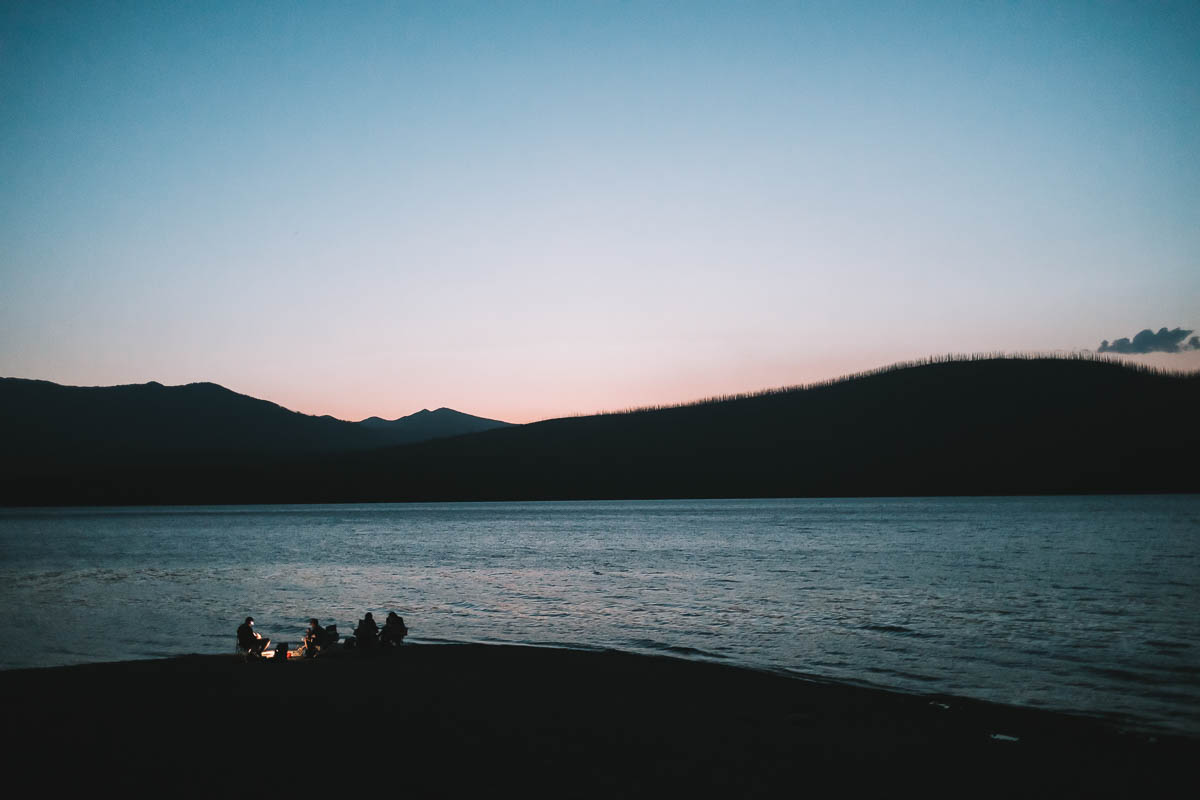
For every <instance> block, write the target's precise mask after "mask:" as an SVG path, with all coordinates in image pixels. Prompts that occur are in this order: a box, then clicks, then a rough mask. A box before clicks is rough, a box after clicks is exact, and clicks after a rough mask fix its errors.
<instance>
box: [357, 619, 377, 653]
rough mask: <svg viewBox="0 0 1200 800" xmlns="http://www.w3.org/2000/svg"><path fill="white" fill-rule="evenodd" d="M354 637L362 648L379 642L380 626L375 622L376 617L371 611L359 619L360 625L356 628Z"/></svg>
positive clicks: (370, 646)
mask: <svg viewBox="0 0 1200 800" xmlns="http://www.w3.org/2000/svg"><path fill="white" fill-rule="evenodd" d="M354 638H355V640H356V641H357V643H358V646H359V647H362V648H372V647H374V646H375V645H376V644H377V643H378V641H379V626H378V625H376V624H375V618H374V617H373V616H371V612H370V611H368V612H367V614H366V616H365V617H363V618H362V619H360V620H359V621H358V627H357V628H355V629H354Z"/></svg>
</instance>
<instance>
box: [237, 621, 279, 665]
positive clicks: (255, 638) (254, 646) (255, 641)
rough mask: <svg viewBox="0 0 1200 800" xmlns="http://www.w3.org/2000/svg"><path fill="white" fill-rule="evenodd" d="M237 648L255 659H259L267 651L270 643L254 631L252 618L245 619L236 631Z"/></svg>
mask: <svg viewBox="0 0 1200 800" xmlns="http://www.w3.org/2000/svg"><path fill="white" fill-rule="evenodd" d="M237 643H238V647H240V648H242V649H243V650H245V651H246V652H247V653H249V654H250V655H252V656H254V657H255V658H261V657H262V654H263V651H264V650H266V649H267V645H269V644H270V643H271V640H270V639H264V638H263V637H262V636H260V635H259V634H257V633H255V631H254V617H246V621H245V622H243V623H242V624H241V625H239V626H238V629H237Z"/></svg>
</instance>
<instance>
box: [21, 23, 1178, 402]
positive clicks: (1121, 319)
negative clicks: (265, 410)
mask: <svg viewBox="0 0 1200 800" xmlns="http://www.w3.org/2000/svg"><path fill="white" fill-rule="evenodd" d="M1161 327H1167V328H1172V329H1173V328H1176V327H1183V328H1185V329H1200V3H1195V2H1179V3H1172V2H1144V3H1124V2H1099V0H1097V2H1087V3H1071V2H1053V3H1046V2H1000V0H996V1H995V2H982V3H974V2H966V1H965V0H959V1H958V2H947V3H939V2H935V1H934V0H923V1H922V2H912V3H884V2H880V3H853V2H830V3H824V2H813V3H808V2H779V3H760V2H740V3H704V2H698V1H693V2H679V3H670V2H657V3H640V2H587V3H574V2H560V3H516V2H481V3H456V2H446V1H442V2H432V3H404V2H396V3H379V4H376V3H365V2H362V3H359V2H351V3H344V4H342V3H337V4H334V3H305V2H289V3H271V2H263V3H232V4H224V3H219V2H201V3H184V2H181V3H159V2H155V3H146V4H141V3H137V2H130V1H126V2H118V3H55V2H29V3H26V2H14V1H13V0H6V2H5V3H3V4H0V375H4V376H11V377H25V378H40V379H45V380H51V381H55V382H58V383H65V384H73V385H112V384H125V383H140V382H145V381H150V380H155V381H159V382H161V383H165V384H179V383H190V382H194V381H212V382H215V383H219V384H221V385H223V386H226V387H228V388H230V389H233V390H235V391H238V392H242V393H245V394H249V395H253V396H255V397H261V398H264V399H268V400H272V401H274V402H277V403H279V404H281V405H284V406H286V407H288V408H292V409H295V410H297V411H303V412H305V413H311V414H332V415H334V416H337V417H340V418H343V419H353V420H357V419H361V418H364V417H367V416H371V415H378V416H382V417H386V418H389V419H390V418H395V417H398V416H402V415H405V414H410V413H413V412H414V411H417V410H420V409H421V408H437V407H440V406H448V407H451V408H456V409H458V410H460V411H465V412H468V413H472V414H478V415H481V416H486V417H492V418H498V419H504V420H508V421H513V422H528V421H533V420H536V419H543V418H547V417H555V416H562V415H567V414H574V413H587V412H592V411H597V410H611V409H620V408H628V407H633V406H641V405H647V404H659V403H673V402H680V401H687V400H692V399H697V398H701V397H706V396H711V395H716V394H726V393H734V392H742V391H752V390H756V389H761V388H766V387H774V386H785V385H794V384H799V383H805V382H809V381H815V380H822V379H826V378H831V377H835V376H838V375H843V374H847V373H852V372H857V371H860V370H865V369H871V368H873V367H878V366H883V365H885V364H890V363H893V362H897V361H904V360H909V359H917V358H921V357H924V356H928V355H934V354H944V353H973V352H993V351H998V352H1023V351H1038V352H1075V351H1079V350H1094V349H1097V348H1098V347H1099V346H1100V343H1101V341H1102V340H1114V341H1115V340H1117V339H1120V338H1122V337H1127V338H1132V337H1134V336H1135V335H1136V334H1137V333H1138V332H1139V331H1141V330H1143V329H1146V328H1150V329H1152V330H1155V331H1157V330H1159V329H1160V328H1161ZM1143 359H1144V360H1148V361H1149V362H1150V363H1155V364H1158V365H1160V366H1168V367H1172V368H1179V369H1195V368H1198V367H1200V351H1192V352H1189V353H1186V354H1157V355H1154V356H1148V357H1143Z"/></svg>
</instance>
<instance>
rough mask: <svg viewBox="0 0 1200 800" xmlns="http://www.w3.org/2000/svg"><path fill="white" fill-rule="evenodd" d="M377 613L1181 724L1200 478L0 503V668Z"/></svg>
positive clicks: (459, 633) (220, 649) (1193, 728)
mask: <svg viewBox="0 0 1200 800" xmlns="http://www.w3.org/2000/svg"><path fill="white" fill-rule="evenodd" d="M393 609H394V610H396V611H398V612H399V613H400V614H401V615H403V616H404V617H405V619H406V621H407V623H408V625H409V627H410V629H411V630H412V637H413V639H415V640H416V641H422V640H424V641H485V642H520V643H534V644H545V645H568V646H583V647H611V648H619V649H622V650H631V651H639V652H648V653H663V652H668V653H674V654H677V655H683V656H690V657H696V658H712V659H721V660H724V661H726V662H728V663H736V664H744V665H751V666H756V667H768V668H773V669H782V670H787V671H791V672H794V673H799V674H804V675H819V676H824V677H828V678H834V679H838V680H843V681H849V682H855V683H870V684H874V685H881V686H887V687H892V688H898V689H903V690H910V691H918V692H938V693H949V694H960V695H968V696H972V697H978V698H983V699H987V700H994V701H999V702H1005V703H1018V704H1025V705H1034V706H1043V707H1050V708H1058V709H1068V710H1073V711H1082V712H1085V713H1088V714H1093V715H1100V716H1106V717H1112V718H1115V719H1118V720H1121V721H1123V722H1125V723H1126V724H1129V725H1131V726H1133V727H1139V728H1149V729H1157V730H1169V731H1182V732H1187V733H1190V734H1200V632H1198V630H1197V621H1198V620H1200V496H1184V497H1181V496H1156V497H1070V498H1061V497H1058V498H986V499H980V498H965V499H963V498H956V499H944V498H935V499H885V500H877V499H867V500H861V499H855V500H753V501H737V500H731V501H678V502H670V501H664V502H606V503H496V504H488V503H480V504H453V505H367V506H239V507H218V508H213V507H205V508H165V509H163V508H154V509H145V508H142V509H87V510H75V509H58V510H33V511H30V510H3V511H0V610H2V611H3V614H4V620H5V623H6V625H8V626H9V628H10V631H9V634H8V636H7V637H6V639H7V642H8V645H7V646H6V647H5V648H3V650H2V651H0V667H3V668H14V667H27V666H43V665H54V664H71V663H80V662H87V661H107V660H115V659H129V658H152V657H157V656H164V655H171V654H178V653H194V652H207V653H225V652H231V651H232V647H233V641H234V629H235V628H236V627H237V625H238V624H239V623H240V622H241V620H242V618H244V617H245V616H246V615H247V614H252V615H253V616H254V617H255V619H256V621H257V626H258V630H260V631H261V632H263V633H264V634H265V635H268V636H270V637H272V638H273V639H274V640H276V641H280V640H289V641H293V642H295V641H298V640H299V638H300V637H301V634H302V632H303V630H304V627H305V622H306V620H307V619H308V617H310V616H318V617H320V618H321V620H322V622H329V621H332V622H336V623H338V627H339V629H340V630H341V631H342V632H343V633H348V632H349V631H350V630H351V629H352V628H353V623H354V621H355V620H357V619H358V618H359V617H360V616H362V613H363V611H365V610H373V611H374V612H375V616H376V617H377V618H379V619H382V616H383V614H386V612H387V611H390V610H393ZM381 612H382V613H381Z"/></svg>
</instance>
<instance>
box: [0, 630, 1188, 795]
mask: <svg viewBox="0 0 1200 800" xmlns="http://www.w3.org/2000/svg"><path fill="white" fill-rule="evenodd" d="M0 702H3V704H4V708H5V713H4V715H3V719H4V723H3V724H4V737H5V742H4V747H5V755H6V761H7V762H8V763H10V764H11V765H13V766H12V767H11V768H10V771H11V769H15V770H17V773H18V774H21V773H24V774H29V775H38V776H41V778H40V779H41V780H45V781H46V782H47V783H46V784H45V785H46V787H47V788H51V787H53V788H56V789H66V788H70V787H74V786H89V787H92V788H93V789H98V788H100V787H105V786H116V787H122V788H124V789H126V790H127V793H130V794H134V795H142V794H158V793H166V794H168V795H178V794H198V793H207V792H209V791H211V790H212V789H218V790H221V791H222V792H225V791H233V792H235V793H236V792H239V791H241V790H243V789H244V790H246V791H251V792H253V793H257V792H258V791H265V792H267V793H269V794H278V795H280V796H287V795H290V794H292V793H293V792H306V791H307V790H308V789H309V788H312V789H317V790H325V791H327V790H329V789H334V790H337V791H357V790H359V789H363V788H367V787H376V786H378V785H380V784H383V785H384V786H390V787H391V788H390V789H388V791H393V790H394V791H397V792H409V793H413V794H414V795H415V796H464V795H473V794H479V793H481V792H487V793H489V794H494V793H502V792H503V793H514V792H515V793H516V794H519V795H535V796H548V795H554V796H560V797H572V796H588V797H592V796H609V797H626V796H676V795H679V794H683V793H699V794H702V795H723V796H728V797H745V796H761V797H780V796H786V797H791V796H800V795H803V794H812V793H816V794H817V795H818V796H820V795H826V794H831V793H834V792H836V793H838V794H850V795H866V794H871V795H874V794H877V793H878V792H879V791H881V790H882V791H889V792H891V791H897V790H899V789H901V788H907V789H910V790H914V791H916V792H919V793H920V794H923V795H927V796H928V795H933V796H980V795H988V796H1003V795H1009V794H1017V795H1021V796H1029V795H1034V796H1094V795H1097V794H1109V795H1114V796H1121V795H1159V794H1166V793H1167V791H1168V789H1169V788H1170V787H1171V786H1172V784H1173V783H1174V782H1175V781H1176V780H1179V779H1182V778H1187V779H1188V783H1190V782H1191V777H1190V775H1189V774H1188V772H1186V771H1185V769H1186V768H1187V767H1189V766H1190V765H1191V764H1192V763H1195V761H1196V760H1197V759H1198V758H1200V740H1194V739H1189V738H1180V737H1171V736H1158V737H1154V736H1148V735H1145V734H1141V733H1130V732H1122V731H1120V730H1119V729H1117V728H1115V727H1113V726H1111V725H1107V724H1103V723H1100V722H1097V721H1094V720H1089V719H1084V718H1077V717H1071V716H1067V715H1062V714H1055V713H1051V712H1046V711H1038V710H1032V709H1020V708H1012V707H1007V706H1000V705H994V704H988V703H982V702H975V701H967V700H961V699H957V698H948V697H940V696H939V697H935V696H917V695H907V694H898V693H892V692H886V691H880V690H874V689H865V688H858V687H851V686H844V685H839V684H826V683H819V682H812V681H806V680H799V679H795V678H790V677H786V676H780V675H775V674H770V673H764V672H757V671H753V670H743V669H737V668H732V667H726V666H722V665H717V664H710V663H702V662H694V661H685V660H680V659H673V658H655V657H649V656H638V655H630V654H625V653H615V652H581V651H570V650H551V649H542V648H526V647H507V646H486V645H439V646H434V645H406V646H405V647H403V648H401V649H400V650H398V651H395V652H393V653H391V654H390V655H388V656H386V657H361V656H360V655H356V654H354V653H352V652H346V653H335V654H333V657H322V658H318V659H313V660H296V659H292V660H289V661H287V662H283V663H272V662H269V661H267V662H257V663H255V662H244V661H242V660H241V659H240V658H237V657H234V656H231V655H205V656H185V657H180V658H173V659H166V660H159V661H138V662H124V663H119V664H92V665H85V666H78V667H61V668H54V669H40V670H14V671H6V672H0ZM310 784H311V787H310ZM1184 785H1188V784H1187V783H1185V784H1184Z"/></svg>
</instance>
